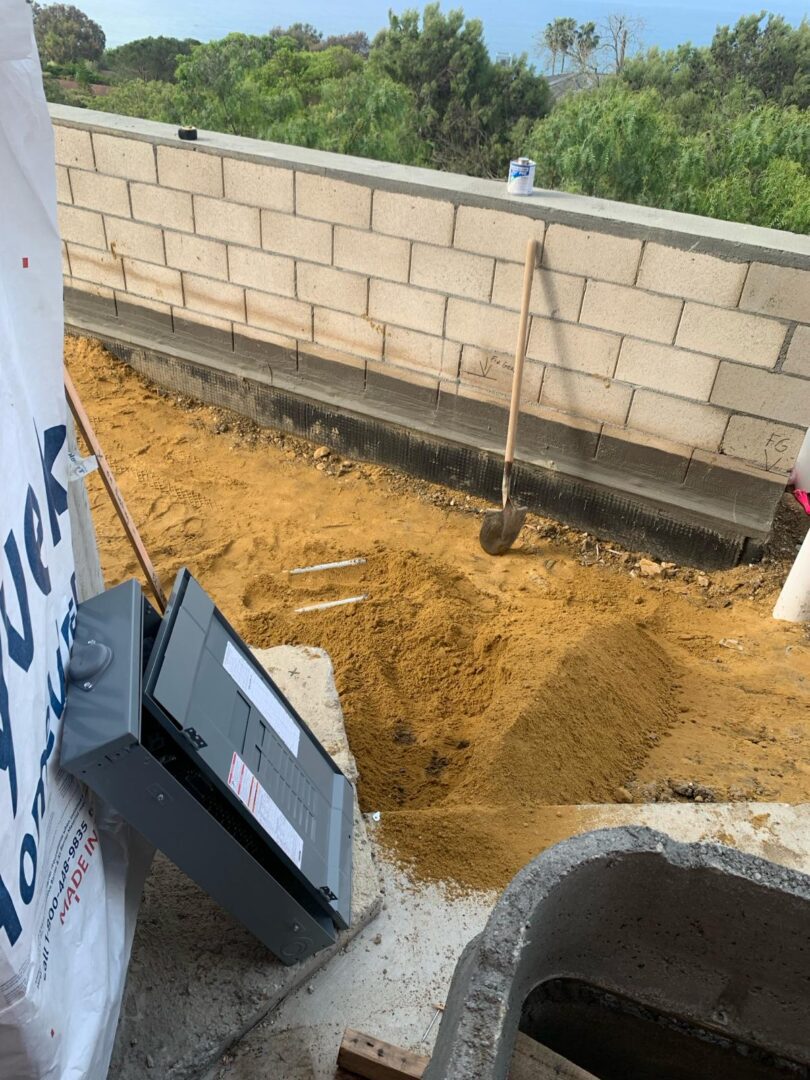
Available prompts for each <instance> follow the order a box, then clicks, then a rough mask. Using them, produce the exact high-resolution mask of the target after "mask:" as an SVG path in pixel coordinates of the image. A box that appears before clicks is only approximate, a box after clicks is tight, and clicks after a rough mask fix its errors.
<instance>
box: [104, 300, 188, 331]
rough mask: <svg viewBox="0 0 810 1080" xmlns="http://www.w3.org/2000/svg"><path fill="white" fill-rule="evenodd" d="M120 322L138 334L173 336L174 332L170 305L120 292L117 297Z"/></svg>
mask: <svg viewBox="0 0 810 1080" xmlns="http://www.w3.org/2000/svg"><path fill="white" fill-rule="evenodd" d="M116 307H117V311H118V320H119V322H120V323H122V324H123V325H124V326H126V328H127V330H131V331H132V332H133V333H136V334H161V335H163V334H171V333H173V332H174V325H173V323H172V309H171V305H170V304H162V303H159V302H158V301H157V300H149V299H147V298H145V297H143V296H132V295H131V294H130V293H125V292H119V293H117V295H116Z"/></svg>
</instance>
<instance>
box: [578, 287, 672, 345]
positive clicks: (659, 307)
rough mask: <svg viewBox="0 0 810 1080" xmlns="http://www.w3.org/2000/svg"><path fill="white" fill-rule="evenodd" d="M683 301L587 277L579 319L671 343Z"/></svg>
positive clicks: (620, 331)
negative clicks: (589, 279)
mask: <svg viewBox="0 0 810 1080" xmlns="http://www.w3.org/2000/svg"><path fill="white" fill-rule="evenodd" d="M682 308H683V301H682V300H677V299H675V298H673V297H669V296H656V295H655V293H648V292H644V291H643V290H642V289H628V288H626V287H625V286H623V285H610V284H608V283H607V282H604V281H589V282H588V284H587V287H586V289H585V299H584V301H583V302H582V312H581V314H580V316H579V321H580V322H581V323H585V324H586V325H588V326H601V327H602V329H604V330H615V331H616V332H617V333H619V334H632V335H633V336H634V337H641V338H647V339H648V340H649V341H663V342H666V343H667V344H669V343H671V342H672V340H673V339H674V337H675V330H676V328H677V326H678V320H679V319H680V317H681V309H682Z"/></svg>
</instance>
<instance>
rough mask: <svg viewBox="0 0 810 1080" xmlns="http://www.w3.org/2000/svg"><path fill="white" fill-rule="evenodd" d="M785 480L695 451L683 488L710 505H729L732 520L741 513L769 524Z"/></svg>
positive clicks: (719, 457) (769, 473) (726, 459)
mask: <svg viewBox="0 0 810 1080" xmlns="http://www.w3.org/2000/svg"><path fill="white" fill-rule="evenodd" d="M785 479H786V478H785V476H777V475H776V474H775V473H772V472H764V471H763V470H760V469H753V468H751V466H750V465H743V464H741V463H740V462H736V461H732V460H730V459H729V458H727V457H725V456H724V455H722V454H706V453H704V452H703V451H701V450H695V452H694V454H693V455H692V460H691V461H690V462H689V469H688V470H687V473H686V481H685V486H686V488H687V489H688V490H690V491H694V492H697V493H698V494H699V495H702V496H703V497H704V498H706V499H708V500H709V501H710V502H712V503H717V502H719V501H720V500H724V501H726V502H729V503H732V505H733V507H734V516H735V517H736V516H737V514H740V513H741V512H742V513H747V514H750V515H753V516H754V517H757V518H760V519H764V520H765V521H767V522H768V523H770V522H771V521H772V520H773V515H774V511H775V510H776V504H777V503H778V502H779V499H780V498H781V497H782V494H783V493H784V490H785Z"/></svg>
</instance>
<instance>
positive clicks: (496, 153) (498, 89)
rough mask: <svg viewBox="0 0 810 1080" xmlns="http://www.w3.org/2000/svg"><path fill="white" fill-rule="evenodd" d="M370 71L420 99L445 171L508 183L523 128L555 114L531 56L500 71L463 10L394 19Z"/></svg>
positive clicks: (421, 129) (428, 137)
mask: <svg viewBox="0 0 810 1080" xmlns="http://www.w3.org/2000/svg"><path fill="white" fill-rule="evenodd" d="M369 63H370V65H371V66H372V68H373V69H374V70H376V71H379V72H381V73H383V74H385V75H387V76H388V77H389V78H391V79H393V80H394V81H395V82H397V83H400V84H401V85H403V86H406V87H407V88H408V89H409V90H410V91H411V92H412V94H413V95H414V99H415V101H416V113H417V124H418V134H419V137H420V138H421V139H423V140H424V141H425V142H426V143H428V144H429V146H430V147H431V162H432V164H433V165H435V166H437V167H438V168H442V169H453V170H455V171H458V172H466V173H472V174H474V175H484V176H485V175H493V174H494V175H498V176H500V175H502V173H503V169H504V165H505V163H506V161H507V160H508V156H509V152H507V151H506V150H505V147H506V146H507V145H509V146H510V147H511V145H512V137H511V136H512V130H513V128H514V127H515V125H516V124H517V122H518V121H519V120H521V118H522V117H524V116H527V117H529V118H530V119H532V120H534V119H537V118H538V117H540V116H543V115H545V113H546V112H547V111H548V108H549V92H548V85H547V83H546V81H545V79H543V78H542V77H541V76H538V75H536V74H535V73H534V71H533V70H532V69H531V68H529V66H528V64H527V62H526V58H525V56H523V57H520V58H519V59H518V60H517V61H516V62H515V63H513V64H507V65H503V64H494V63H493V62H492V60H491V59H490V56H489V53H488V51H487V48H486V45H485V44H484V39H483V27H482V25H481V23H480V22H479V21H478V20H477V19H465V17H464V12H463V11H461V10H460V9H459V10H454V11H449V12H447V13H446V14H444V13H443V12H442V11H441V10H440V8H439V5H438V4H429V5H428V6H427V7H426V8H425V9H424V12H423V13H422V15H421V16H420V13H419V12H418V11H415V10H408V11H404V12H403V13H402V14H401V15H395V14H393V13H389V26H388V28H387V29H386V30H382V31H380V33H379V34H378V35H377V37H376V38H375V39H374V42H373V44H372V48H371V54H370V57H369ZM505 92H506V96H505V97H504V96H503V95H504V93H505Z"/></svg>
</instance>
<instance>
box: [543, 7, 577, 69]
mask: <svg viewBox="0 0 810 1080" xmlns="http://www.w3.org/2000/svg"><path fill="white" fill-rule="evenodd" d="M576 32H577V21H576V19H570V18H565V19H554V21H553V22H550V23H548V25H547V26H546V28H545V30H543V32H542V33H541V34H539V35H538V38H537V46H538V51H539V53H540V55H541V56H542V55H544V54H548V56H549V57H550V58H551V74H552V75H556V73H557V57H559V58H560V74H562V73H563V72H564V71H565V58H566V56H568V55H569V53H570V51H571V46H572V45H573V44H574V37H575V36H576Z"/></svg>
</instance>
